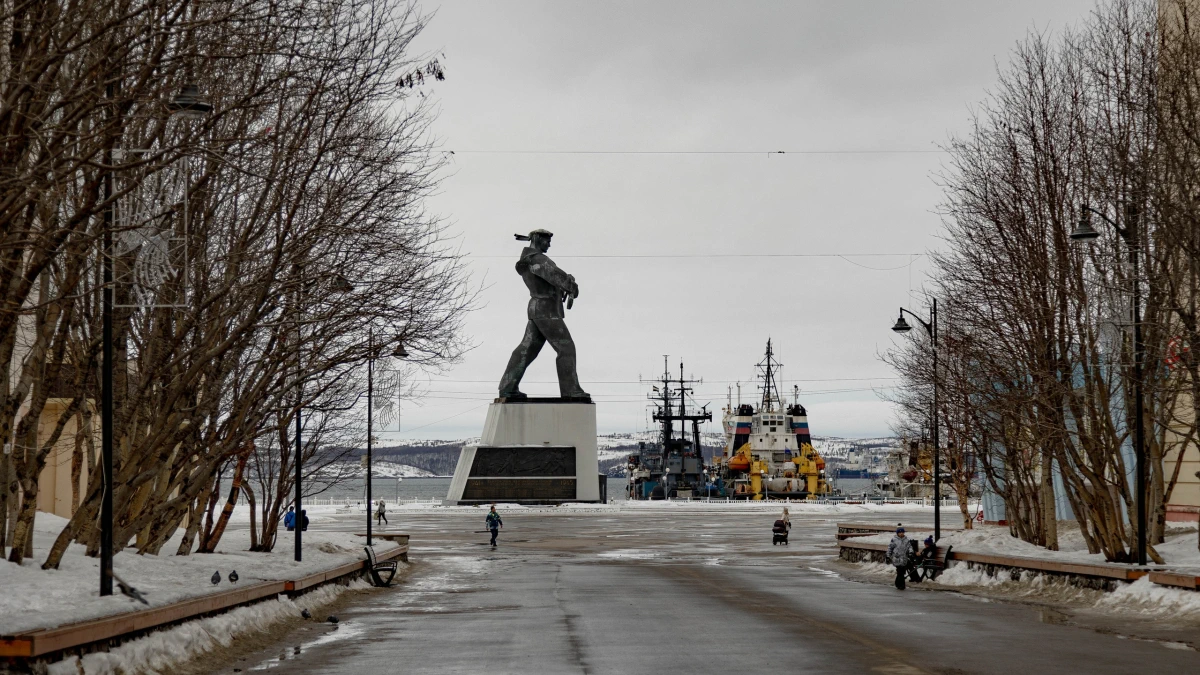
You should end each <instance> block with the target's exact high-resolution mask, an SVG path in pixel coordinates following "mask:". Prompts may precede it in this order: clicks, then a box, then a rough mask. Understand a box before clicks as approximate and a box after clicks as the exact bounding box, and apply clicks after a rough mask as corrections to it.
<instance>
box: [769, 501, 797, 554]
mask: <svg viewBox="0 0 1200 675" xmlns="http://www.w3.org/2000/svg"><path fill="white" fill-rule="evenodd" d="M790 529H792V518H791V516H789V515H788V509H787V507H786V506H785V507H783V515H781V516H779V520H776V521H775V524H774V525H772V526H771V545H772V546H775V545H776V544H783V545H785V546H786V545H787V543H788V530H790Z"/></svg>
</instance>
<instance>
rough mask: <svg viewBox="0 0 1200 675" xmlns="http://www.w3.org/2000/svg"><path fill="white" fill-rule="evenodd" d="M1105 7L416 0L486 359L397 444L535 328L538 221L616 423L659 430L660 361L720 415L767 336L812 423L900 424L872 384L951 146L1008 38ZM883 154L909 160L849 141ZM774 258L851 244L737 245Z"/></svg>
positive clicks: (533, 373) (915, 279)
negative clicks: (573, 296) (576, 288)
mask: <svg viewBox="0 0 1200 675" xmlns="http://www.w3.org/2000/svg"><path fill="white" fill-rule="evenodd" d="M1092 7H1093V2H1092V1H1091V0H1052V1H1050V0H1038V1H1031V0H1020V1H1014V0H1006V1H1005V2H962V1H960V0H956V1H953V2H951V1H946V2H921V1H911V2H884V1H882V0H881V1H877V2H835V1H833V0H827V1H822V2H720V3H699V2H686V3H685V2H628V3H618V2H591V3H585V2H563V1H553V2H551V1H547V2H516V1H507V2H502V3H497V2H482V1H479V2H475V1H465V0H460V1H451V2H445V3H442V4H441V5H426V6H425V9H426V11H435V12H436V14H435V16H434V18H433V21H432V22H431V23H430V26H429V28H428V29H427V31H426V32H425V33H424V34H423V35H422V36H421V38H420V39H419V42H418V45H417V46H418V49H420V50H427V51H430V52H444V54H445V57H444V59H443V62H444V64H445V66H446V72H447V79H446V81H444V82H440V83H438V84H437V86H436V87H435V88H433V89H432V90H428V89H427V93H428V94H430V95H432V96H434V97H435V100H436V101H437V102H438V110H439V116H438V119H437V120H436V122H435V124H434V131H435V133H436V134H437V135H438V136H439V138H440V139H441V142H442V146H443V147H444V149H445V150H448V151H451V150H452V151H454V153H455V154H454V155H453V157H452V163H451V164H450V166H449V167H448V171H447V173H446V175H445V179H444V183H443V184H442V189H441V193H440V194H439V195H438V196H437V197H435V198H434V199H433V200H432V201H431V203H430V207H431V208H432V209H433V210H434V211H435V212H437V213H439V214H441V215H443V216H444V217H445V218H446V219H447V220H448V222H449V226H450V231H451V233H452V234H454V235H455V236H457V237H458V238H459V241H460V242H461V245H462V250H463V251H464V252H465V253H467V254H468V257H469V267H470V270H471V272H472V274H473V275H474V277H475V280H476V281H477V282H478V283H479V284H481V285H482V287H483V291H482V297H481V299H482V304H483V307H482V308H481V309H480V310H479V311H477V312H475V313H473V314H472V315H471V316H470V318H469V319H468V321H467V331H468V333H469V335H470V337H471V339H472V341H473V343H474V344H475V345H476V347H475V349H473V350H472V351H471V352H470V353H469V354H468V355H467V356H466V358H465V360H464V361H463V362H462V363H461V364H460V365H457V366H456V367H454V368H453V369H452V370H451V371H450V372H448V373H446V374H445V375H444V376H438V377H431V378H430V379H429V381H428V382H427V383H426V384H425V389H426V390H427V394H426V395H425V396H423V397H422V398H421V400H420V401H414V402H406V403H405V405H404V406H403V409H402V419H401V423H400V426H401V430H400V431H399V432H396V431H394V429H395V427H392V429H393V430H392V431H387V432H384V433H383V434H382V436H383V439H384V441H385V442H388V441H393V440H397V439H400V438H446V439H449V438H460V437H466V436H475V435H478V434H479V432H480V430H481V427H482V423H483V418H484V415H485V413H486V409H487V403H488V402H489V401H491V399H492V398H493V397H495V395H496V384H497V382H498V381H499V378H500V375H501V372H502V371H503V369H504V366H505V364H506V362H507V360H508V355H509V353H510V352H511V351H512V349H513V347H514V346H516V343H517V341H518V340H519V339H520V337H521V333H522V331H523V328H524V323H525V303H526V300H527V298H528V294H527V292H526V290H525V288H524V285H523V284H522V282H521V279H520V277H519V276H518V275H517V274H516V272H515V271H514V269H513V265H514V263H515V262H516V259H517V255H518V254H519V252H520V250H521V246H522V244H521V243H519V242H516V241H514V240H513V236H512V235H513V233H516V232H522V233H524V232H528V231H530V230H532V229H535V228H546V229H548V230H551V231H552V232H554V234H555V236H554V240H553V247H552V248H551V250H550V256H551V257H552V258H554V259H555V260H556V261H557V262H558V264H559V266H560V267H562V268H563V269H564V270H566V271H567V272H569V273H571V274H573V275H575V277H576V279H577V280H578V282H579V285H580V289H581V293H580V297H579V299H578V301H577V302H576V303H575V307H574V309H572V310H570V311H569V312H568V315H567V322H568V326H569V327H570V329H571V332H572V334H573V335H574V338H575V342H576V344H577V347H578V351H579V373H580V378H581V380H582V382H583V385H584V388H585V389H587V390H588V391H589V392H590V393H591V394H592V396H593V398H594V399H595V401H596V403H597V415H598V424H599V428H600V431H601V432H602V433H605V432H616V431H636V430H640V429H644V428H645V427H646V425H647V418H646V405H645V403H646V402H645V398H644V397H645V394H646V392H647V391H648V387H647V386H645V385H642V384H639V383H638V380H639V378H640V377H645V378H649V377H654V376H655V375H657V374H659V373H661V371H662V366H663V358H662V357H663V355H664V354H669V355H670V361H671V364H672V368H673V369H677V368H678V362H679V360H680V359H681V358H682V359H683V361H684V364H685V369H686V371H687V372H688V373H689V374H694V375H695V376H697V377H702V378H704V383H703V384H701V385H698V386H696V392H695V396H696V399H697V401H699V402H701V403H703V402H709V401H711V402H712V403H713V406H711V408H712V409H714V411H716V417H717V420H718V421H717V422H715V423H714V424H713V425H710V427H709V428H710V430H712V431H717V430H719V429H720V427H719V417H720V412H719V411H720V407H721V406H722V405H723V404H724V402H725V399H726V390H727V387H728V386H731V385H733V383H735V382H736V381H739V380H740V381H742V382H743V385H742V392H743V397H744V398H746V399H754V398H755V397H756V396H757V393H756V391H755V389H754V374H755V370H754V364H755V363H757V362H758V361H759V360H761V358H762V353H763V348H764V346H765V343H766V341H767V338H768V337H770V338H773V340H774V343H775V345H776V352H777V354H778V358H779V360H780V361H782V362H783V363H784V364H785V369H784V371H783V376H784V387H785V389H786V390H787V391H788V392H791V391H792V386H793V385H798V386H799V387H800V389H801V393H800V400H801V402H802V403H803V404H804V405H805V406H806V407H807V408H808V411H809V424H810V426H811V428H812V430H813V433H815V434H817V435H840V436H878V435H886V434H888V423H889V420H890V419H891V415H892V412H891V409H890V406H888V405H887V404H886V403H884V402H882V401H881V400H880V399H879V397H878V394H877V391H878V390H879V389H880V388H883V387H888V386H891V385H892V384H893V383H894V380H893V379H891V378H892V376H893V374H892V373H891V372H889V370H888V368H887V367H885V366H884V365H883V364H882V363H881V362H880V361H879V359H878V354H879V353H880V352H881V351H882V350H884V349H886V348H887V347H888V346H889V345H890V344H891V343H892V341H893V339H897V338H896V337H895V335H894V334H893V333H892V332H891V331H890V330H889V327H890V326H891V324H892V322H893V321H894V320H895V315H896V308H897V307H898V306H899V305H901V304H905V305H908V306H910V308H912V309H923V308H922V307H919V306H913V302H912V300H911V299H910V298H911V297H912V295H913V294H914V293H915V292H916V291H917V290H919V288H920V286H921V284H922V282H923V280H924V278H925V272H926V269H927V265H926V259H925V258H924V257H923V256H920V255H919V254H923V253H925V252H926V251H929V250H931V249H936V248H937V247H938V231H939V222H938V218H937V217H936V216H935V215H934V209H935V207H936V205H937V203H938V200H939V190H938V187H937V186H936V184H935V182H934V179H935V177H936V174H937V172H938V171H939V169H940V167H941V166H942V163H943V162H944V159H945V157H944V155H942V154H940V153H938V152H936V150H937V145H938V144H939V143H942V142H944V141H945V140H946V139H947V138H948V137H949V136H950V135H951V134H954V133H957V132H962V131H963V130H965V129H966V126H967V122H968V119H969V117H968V113H969V108H970V106H971V105H973V104H974V103H976V102H978V101H979V100H980V99H981V98H982V97H983V96H984V95H985V92H986V90H987V89H988V88H989V87H990V86H991V85H992V83H993V82H994V80H995V71H996V63H997V62H998V61H999V62H1004V61H1006V60H1007V58H1008V52H1009V50H1010V49H1011V48H1012V47H1013V45H1014V44H1015V42H1016V41H1017V40H1019V39H1021V38H1022V37H1023V36H1024V35H1025V34H1026V33H1027V32H1028V31H1030V30H1050V31H1056V30H1061V29H1062V28H1064V27H1066V26H1069V25H1071V24H1072V23H1074V22H1076V21H1078V20H1079V19H1081V18H1082V17H1083V16H1084V15H1085V14H1086V13H1087V12H1088V11H1090V10H1091V8H1092ZM778 150H783V151H785V153H786V154H782V155H780V154H768V153H769V152H771V151H778ZM880 150H888V151H893V150H902V151H919V152H886V153H885V152H869V153H861V152H854V151H880ZM495 151H520V152H495ZM535 151H539V152H540V151H550V152H549V153H547V154H539V153H535ZM567 151H593V153H584V152H567ZM594 151H610V152H613V151H615V152H617V153H623V152H624V151H637V152H641V153H645V152H646V151H681V152H686V153H689V154H594ZM804 151H830V152H829V153H828V154H804ZM931 151H932V152H931ZM530 153H533V154H530ZM551 153H552V154H551ZM735 153H743V154H735ZM763 254H775V255H779V254H789V255H791V254H805V255H812V254H843V255H844V257H836V256H830V257H773V258H765V257H738V256H739V255H742V256H755V255H763ZM869 254H889V255H887V256H880V255H869ZM913 254H917V255H913ZM578 256H691V257H578ZM553 357H554V354H553V352H552V351H551V350H550V348H549V346H547V347H546V349H545V351H544V352H543V354H542V356H541V357H540V358H539V359H538V360H537V361H536V362H535V363H534V365H533V366H532V367H531V368H530V369H529V372H528V373H527V375H526V378H525V384H523V386H522V389H523V390H524V391H525V392H526V393H528V394H530V395H545V396H555V395H557V391H558V389H557V384H556V380H555V374H554V358H553Z"/></svg>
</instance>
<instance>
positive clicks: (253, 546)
mask: <svg viewBox="0 0 1200 675" xmlns="http://www.w3.org/2000/svg"><path fill="white" fill-rule="evenodd" d="M242 492H245V493H246V506H248V507H250V550H251V551H259V550H261V549H260V548H259V546H258V522H257V520H256V519H257V514H256V513H255V512H254V509H255V508H256V507H257V504H255V501H254V490H253V489H252V488H251V487H250V485H248V484H247V485H243V486H242Z"/></svg>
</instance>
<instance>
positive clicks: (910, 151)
mask: <svg viewBox="0 0 1200 675" xmlns="http://www.w3.org/2000/svg"><path fill="white" fill-rule="evenodd" d="M445 152H446V154H450V155H764V156H770V155H930V154H945V153H946V151H945V150H938V149H935V150H929V149H926V150H919V149H916V148H864V149H861V150H852V149H834V150H446V151H445Z"/></svg>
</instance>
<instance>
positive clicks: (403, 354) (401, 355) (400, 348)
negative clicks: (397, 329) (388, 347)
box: [392, 342, 408, 359]
mask: <svg viewBox="0 0 1200 675" xmlns="http://www.w3.org/2000/svg"><path fill="white" fill-rule="evenodd" d="M392 356H394V357H396V358H398V359H407V358H408V350H407V349H405V348H404V343H403V342H398V343H396V348H395V349H393V350H392Z"/></svg>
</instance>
